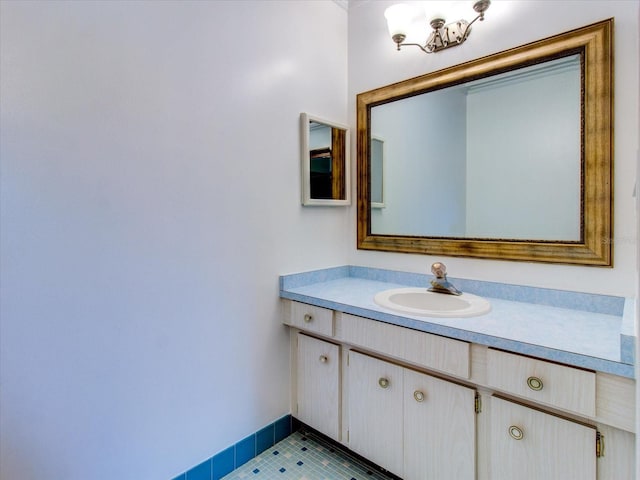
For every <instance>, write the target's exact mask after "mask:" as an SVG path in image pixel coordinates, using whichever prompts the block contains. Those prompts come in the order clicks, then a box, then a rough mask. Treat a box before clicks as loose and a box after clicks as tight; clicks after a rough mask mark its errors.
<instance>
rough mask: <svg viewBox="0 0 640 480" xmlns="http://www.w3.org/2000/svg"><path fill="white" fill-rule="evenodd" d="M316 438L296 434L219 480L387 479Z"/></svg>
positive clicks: (308, 434) (303, 433)
mask: <svg viewBox="0 0 640 480" xmlns="http://www.w3.org/2000/svg"><path fill="white" fill-rule="evenodd" d="M392 478H393V477H388V476H385V475H383V474H382V473H380V472H378V471H376V470H372V469H370V468H369V467H367V466H366V465H365V464H364V463H361V462H360V461H359V460H357V459H355V458H353V457H351V456H350V455H349V454H347V453H346V452H344V451H342V450H339V449H336V448H334V447H333V446H331V445H330V444H328V443H326V442H325V441H324V440H322V439H320V438H319V437H318V436H316V435H314V434H312V433H309V432H301V431H297V432H294V433H292V434H291V435H290V436H288V437H287V438H285V439H284V440H282V441H280V442H279V443H277V444H275V445H274V446H273V447H271V448H269V449H268V450H266V451H264V452H263V453H261V454H260V455H258V456H257V457H255V458H254V459H253V460H250V461H249V462H247V463H245V464H244V465H243V466H241V467H240V468H238V469H237V470H235V471H233V472H231V473H230V474H228V475H226V476H225V477H223V478H222V480H251V479H255V480H275V479H277V480H391V479H392Z"/></svg>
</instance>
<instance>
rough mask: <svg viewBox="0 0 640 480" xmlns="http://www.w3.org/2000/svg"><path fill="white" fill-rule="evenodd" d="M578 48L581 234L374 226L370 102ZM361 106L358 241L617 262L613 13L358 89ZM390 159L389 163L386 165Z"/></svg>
mask: <svg viewBox="0 0 640 480" xmlns="http://www.w3.org/2000/svg"><path fill="white" fill-rule="evenodd" d="M574 53H580V54H581V58H582V62H583V92H582V98H583V101H582V104H583V110H582V125H581V136H582V145H581V147H582V149H581V150H582V159H581V161H582V172H581V176H582V185H581V191H582V192H581V193H582V205H581V207H582V208H581V210H582V218H581V239H580V240H579V241H576V242H562V241H553V240H549V241H547V240H542V241H541V240H509V239H478V238H449V237H426V236H425V237H422V236H402V235H376V234H372V233H371V215H370V212H371V210H370V185H371V169H370V165H371V164H370V149H369V141H370V139H371V131H370V117H371V108H372V107H374V106H376V105H381V104H384V103H388V102H393V101H394V100H400V99H404V98H407V97H411V96H414V95H418V94H421V93H426V92H429V91H432V90H438V89H441V88H445V87H448V86H451V85H457V84H460V83H464V82H466V81H471V80H475V79H478V78H481V77H484V76H489V75H492V74H497V73H502V72H506V71H509V70H513V69H516V68H519V67H524V66H527V65H532V64H536V63H540V62H544V61H547V60H551V59H554V58H558V57H562V56H565V55H569V54H574ZM356 107H357V169H358V177H357V188H358V194H357V208H358V212H357V216H358V222H357V223H358V227H357V228H358V232H357V233H358V236H357V246H358V249H362V250H380V251H387V252H403V253H418V254H425V255H445V256H453V257H456V256H457V257H476V258H492V259H500V260H515V261H529V262H545V263H563V264H575V265H589V266H603V267H612V266H613V248H612V247H613V184H612V182H613V19H612V18H611V19H608V20H604V21H602V22H598V23H595V24H592V25H589V26H586V27H582V28H578V29H576V30H572V31H570V32H566V33H563V34H560V35H555V36H553V37H549V38H546V39H543V40H540V41H537V42H533V43H530V44H527V45H523V46H521V47H516V48H513V49H510V50H506V51H503V52H500V53H496V54H494V55H490V56H487V57H483V58H480V59H477V60H473V61H470V62H466V63H463V64H460V65H457V66H454V67H450V68H446V69H443V70H439V71H436V72H433V73H429V74H426V75H423V76H420V77H416V78H412V79H409V80H405V81H402V82H399V83H395V84H392V85H388V86H385V87H381V88H377V89H374V90H370V91H368V92H364V93H360V94H358V95H357V98H356ZM387 166H388V167H389V165H387Z"/></svg>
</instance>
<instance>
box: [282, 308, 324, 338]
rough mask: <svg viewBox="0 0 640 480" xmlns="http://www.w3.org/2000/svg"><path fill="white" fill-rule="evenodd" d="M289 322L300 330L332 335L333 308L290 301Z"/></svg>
mask: <svg viewBox="0 0 640 480" xmlns="http://www.w3.org/2000/svg"><path fill="white" fill-rule="evenodd" d="M289 323H290V325H292V326H294V327H297V328H299V329H301V330H307V331H309V332H315V333H318V334H320V335H325V336H327V337H333V310H330V309H328V308H322V307H316V306H315V305H308V304H306V303H299V302H291V317H290V319H289Z"/></svg>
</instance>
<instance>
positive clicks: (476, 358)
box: [280, 267, 635, 480]
mask: <svg viewBox="0 0 640 480" xmlns="http://www.w3.org/2000/svg"><path fill="white" fill-rule="evenodd" d="M428 278H429V277H428V276H426V275H418V274H407V273H402V272H391V271H386V270H377V269H367V268H362V267H338V268H332V269H327V270H321V271H316V272H308V273H303V274H295V275H288V276H283V277H281V279H280V296H281V298H282V299H283V300H282V305H283V322H284V323H285V324H286V325H288V326H289V328H290V330H291V357H292V392H291V395H292V397H291V401H292V413H293V415H294V416H295V417H296V418H298V419H299V420H300V421H302V422H303V423H305V424H307V425H309V426H311V427H313V428H314V429H316V430H318V431H320V432H322V433H323V434H325V435H327V436H328V437H330V438H332V439H333V440H335V441H336V442H339V443H340V444H342V445H344V446H346V447H348V448H349V449H351V450H352V451H354V452H356V453H358V454H360V455H362V456H364V457H365V458H367V459H369V460H370V461H372V462H374V463H375V464H377V465H379V466H381V467H382V468H384V469H386V470H388V471H390V472H392V473H393V474H395V475H398V476H400V477H402V478H404V479H406V480H424V479H426V478H441V479H460V480H462V479H480V480H490V479H491V480H498V479H506V478H520V479H532V480H538V479H541V478H555V479H564V478H567V479H570V478H571V479H572V478H576V479H578V478H579V479H581V480H582V479H585V480H586V479H599V480H604V479H611V480H614V479H615V480H624V479H632V478H633V472H634V445H635V422H634V418H635V381H634V379H633V372H634V369H633V358H632V349H630V347H629V344H631V345H632V343H633V338H631V337H630V336H628V335H625V333H624V332H625V328H626V327H625V325H626V324H627V323H628V322H629V321H630V319H629V317H630V316H631V311H632V310H633V308H632V305H631V303H632V302H631V301H629V300H625V299H620V298H616V297H606V296H598V295H585V294H577V293H572V292H558V291H552V290H544V289H534V288H528V287H515V286H509V285H500V284H490V283H487V282H476V281H465V280H455V283H456V285H457V286H458V287H459V288H460V289H461V290H463V291H464V292H469V293H473V294H476V295H480V296H482V297H484V298H486V299H487V300H488V301H489V302H490V303H491V311H490V312H489V313H486V314H484V315H480V316H476V317H468V318H462V317H459V318H458V317H451V318H432V317H418V316H414V315H408V314H402V313H398V312H394V311H392V310H389V309H386V308H384V307H381V306H379V305H377V304H376V303H375V302H374V301H373V298H374V296H375V295H376V293H379V292H380V291H384V290H387V289H392V288H398V287H403V286H411V287H416V286H419V285H421V284H422V285H424V286H425V289H426V287H427V285H428Z"/></svg>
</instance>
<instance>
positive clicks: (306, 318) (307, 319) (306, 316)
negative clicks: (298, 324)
mask: <svg viewBox="0 0 640 480" xmlns="http://www.w3.org/2000/svg"><path fill="white" fill-rule="evenodd" d="M311 322H313V315H311V314H310V313H305V314H304V323H311Z"/></svg>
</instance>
